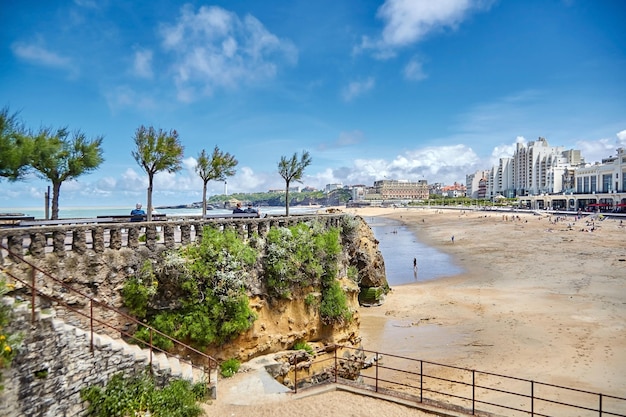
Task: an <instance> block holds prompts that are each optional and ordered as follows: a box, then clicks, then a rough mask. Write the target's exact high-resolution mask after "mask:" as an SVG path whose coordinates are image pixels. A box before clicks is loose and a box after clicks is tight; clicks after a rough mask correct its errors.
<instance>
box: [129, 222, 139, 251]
mask: <svg viewBox="0 0 626 417" xmlns="http://www.w3.org/2000/svg"><path fill="white" fill-rule="evenodd" d="M139 229H140V228H139V227H137V226H130V227H129V228H128V244H127V246H128V247H129V248H131V249H137V247H139Z"/></svg>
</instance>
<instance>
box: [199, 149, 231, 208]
mask: <svg viewBox="0 0 626 417" xmlns="http://www.w3.org/2000/svg"><path fill="white" fill-rule="evenodd" d="M238 163H239V162H238V161H237V160H236V159H235V157H234V156H232V155H231V154H229V153H228V152H226V153H224V152H222V151H220V148H218V147H217V146H215V149H213V155H211V157H208V156H207V154H206V151H205V150H204V149H203V150H202V152H200V155H198V160H197V161H196V173H197V174H198V175H199V176H200V178H202V216H205V215H206V188H207V183H208V182H209V181H211V180H218V181H226V178H227V177H232V176H233V175H235V166H237V164H238Z"/></svg>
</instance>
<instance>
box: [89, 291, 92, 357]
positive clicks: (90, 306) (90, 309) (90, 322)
mask: <svg viewBox="0 0 626 417" xmlns="http://www.w3.org/2000/svg"><path fill="white" fill-rule="evenodd" d="M89 331H90V332H91V336H90V338H91V340H90V342H89V344H90V347H89V349H90V350H91V353H92V354H93V300H89Z"/></svg>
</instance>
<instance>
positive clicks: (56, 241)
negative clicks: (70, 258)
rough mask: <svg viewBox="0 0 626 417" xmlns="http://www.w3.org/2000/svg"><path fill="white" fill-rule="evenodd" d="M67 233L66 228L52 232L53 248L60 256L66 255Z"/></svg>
mask: <svg viewBox="0 0 626 417" xmlns="http://www.w3.org/2000/svg"><path fill="white" fill-rule="evenodd" d="M66 236H67V233H66V231H65V229H63V230H55V231H54V232H52V248H53V250H54V252H55V253H56V254H57V256H59V257H63V256H65V238H66Z"/></svg>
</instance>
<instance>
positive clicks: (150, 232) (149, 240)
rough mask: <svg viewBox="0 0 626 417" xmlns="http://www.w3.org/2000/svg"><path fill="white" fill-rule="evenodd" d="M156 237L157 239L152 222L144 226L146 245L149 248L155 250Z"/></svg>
mask: <svg viewBox="0 0 626 417" xmlns="http://www.w3.org/2000/svg"><path fill="white" fill-rule="evenodd" d="M157 239H158V236H157V230H156V226H155V225H153V224H150V225H147V226H146V247H147V248H148V249H150V250H155V249H156V242H157Z"/></svg>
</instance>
